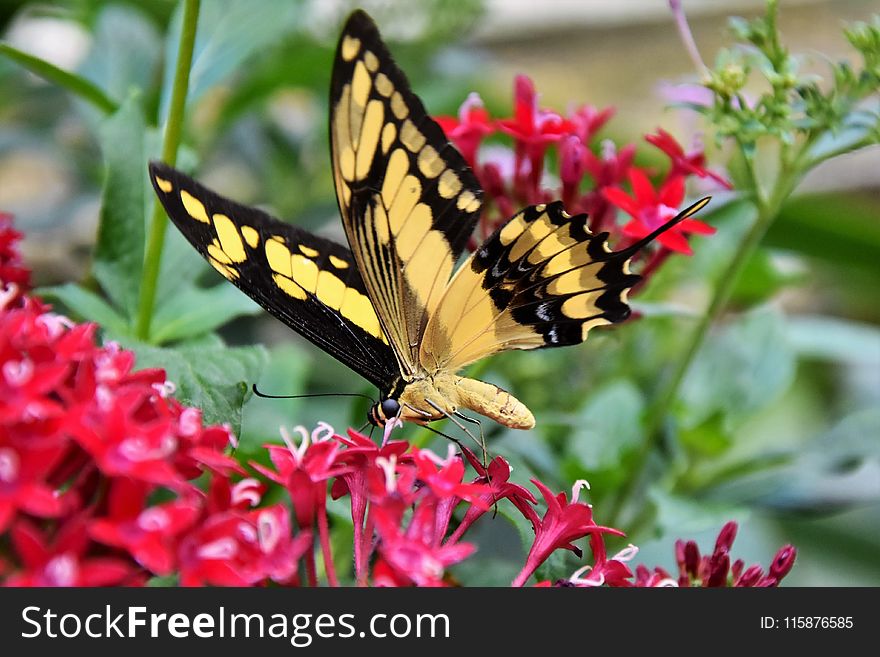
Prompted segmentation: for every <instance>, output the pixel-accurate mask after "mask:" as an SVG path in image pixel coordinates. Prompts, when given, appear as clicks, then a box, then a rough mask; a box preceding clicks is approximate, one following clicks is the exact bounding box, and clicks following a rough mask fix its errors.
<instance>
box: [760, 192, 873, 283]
mask: <svg viewBox="0 0 880 657" xmlns="http://www.w3.org/2000/svg"><path fill="white" fill-rule="evenodd" d="M878 211H880V204H878V202H877V200H876V199H875V198H872V197H871V196H870V195H865V196H858V195H856V194H839V193H838V194H809V195H804V196H798V197H795V198H793V199H790V200H789V201H787V202H786V203H785V205H784V206H783V207H782V210H781V211H780V213H779V217H778V218H777V219H776V221H774V222H773V224H771V226H770V228H769V229H768V231H767V236H766V237H765V240H764V243H765V244H766V245H768V246H775V247H779V248H784V249H787V250H789V251H797V252H799V253H802V254H804V255H808V256H810V257H812V258H815V259H816V260H819V261H822V262H827V263H829V264H830V265H832V266H833V267H835V268H844V269H846V270H853V269H859V270H862V271H864V272H866V273H868V274H870V275H871V276H872V277H873V278H874V281H875V282H876V281H877V280H880V222H878V221H877V214H878Z"/></svg>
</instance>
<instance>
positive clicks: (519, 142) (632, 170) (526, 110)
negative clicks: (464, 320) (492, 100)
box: [437, 75, 730, 273]
mask: <svg viewBox="0 0 880 657" xmlns="http://www.w3.org/2000/svg"><path fill="white" fill-rule="evenodd" d="M513 114H514V115H513V117H511V118H506V119H497V120H493V119H491V118H490V116H489V114H488V112H487V111H486V109H485V108H484V107H483V105H482V101H481V100H480V97H479V96H478V95H477V94H475V93H472V94H471V95H470V96H469V97H468V98H467V100H466V101H465V102H464V104H462V106H461V108H460V110H459V115H458V117H457V118H455V117H447V116H441V117H437V121H438V122H439V123H440V126H441V127H442V128H443V130H444V131H445V132H446V134H447V136H448V137H449V138H450V139H451V140H452V141H453V142H455V144H456V146H457V147H458V148H459V150H460V151H461V153H462V155H463V156H464V158H465V160H466V161H467V162H468V164H470V166H471V167H472V168H473V169H474V172H475V173H476V174H477V177H478V179H479V180H480V183H481V185H482V186H483V189H484V190H485V192H486V197H487V199H488V201H489V202H488V203H487V210H486V211H485V212H484V214H483V217H482V220H481V222H480V227H481V232H482V237H483V238H485V237H487V236H488V235H489V234H490V233H491V232H492V231H493V230H495V229H496V228H497V227H498V226H499V225H501V224H502V223H503V222H505V221H506V220H507V219H508V218H510V217H511V216H512V215H513V214H514V213H515V212H516V211H518V210H519V209H520V208H521V207H523V206H525V205H531V204H536V203H548V202H550V201H553V200H555V199H557V198H559V199H562V201H563V203H564V204H565V207H566V209H567V210H568V211H569V212H571V213H573V214H574V213H587V214H588V215H590V228H591V230H593V231H594V232H601V231H603V230H606V231H609V232H611V233H617V237H618V238H620V246H621V247H625V246H627V245H628V244H630V243H632V242H634V241H636V240H638V239H639V238H641V237H644V236H646V235H648V234H649V233H650V232H652V231H653V230H654V229H656V228H658V227H659V226H660V225H661V224H663V223H664V222H665V221H667V220H668V219H670V218H672V217H673V216H674V215H675V214H676V213H677V212H678V208H679V206H680V205H681V204H682V201H684V195H685V182H686V179H687V178H688V177H689V176H697V177H700V178H709V179H710V180H712V181H713V182H714V183H717V184H718V185H720V186H722V187H725V188H728V189H729V188H730V183H729V182H727V180H725V179H724V178H723V177H722V176H720V175H718V174H717V173H714V172H712V171H710V170H708V169H706V167H705V163H706V158H705V155H704V154H703V151H702V149H699V148H698V149H695V150H693V151H691V152H688V153H686V152H685V150H684V148H683V147H682V146H681V145H680V144H679V143H678V142H677V141H676V140H675V139H674V138H673V137H672V135H670V134H669V133H668V132H666V131H664V130H662V129H658V131H657V134H656V135H647V136H646V137H645V140H646V141H647V142H648V143H650V144H652V145H654V146H656V147H657V148H659V149H660V150H661V151H663V153H664V154H666V156H667V157H668V158H669V160H670V166H669V169H668V170H667V172H666V174H665V175H664V176H663V177H662V179H661V180H660V181H659V183H658V184H656V186H655V183H652V182H651V177H650V175H649V174H650V173H651V172H649V171H647V170H645V169H641V168H639V167H637V166H635V165H634V164H633V156H634V154H635V146H634V145H632V144H630V145H627V146H624V147H623V148H620V149H618V148H616V147H615V146H614V144H613V143H611V142H609V141H606V142H603V143H602V144H601V147H599V148H596V147H595V146H594V144H593V141H594V138H595V136H596V134H597V133H598V132H599V131H600V130H601V128H602V127H603V126H604V125H605V123H607V122H608V121H609V120H610V119H611V117H612V116H613V114H614V110H613V109H612V108H606V109H603V110H598V109H596V108H595V107H592V106H590V105H583V106H581V107H578V108H577V109H575V110H573V111H571V112H569V113H568V115H567V116H563V115H561V114H559V113H557V112H554V111H553V110H549V109H544V108H541V107H539V105H538V95H537V93H536V92H535V86H534V84H533V83H532V81H531V80H530V79H529V78H528V77H526V76H523V75H520V76H517V78H516V80H515V82H514V113H513ZM499 132H500V133H503V134H506V135H508V136H510V137H511V138H512V139H513V143H514V146H513V150H512V151H510V150H507V149H505V148H503V147H497V146H490V147H487V148H486V149H484V155H485V157H484V158H483V159H482V161H480V160H478V154H479V149H480V144H481V143H482V141H483V140H484V139H485V138H486V137H488V136H491V135H493V134H496V133H499ZM551 149H555V151H556V160H557V162H558V174H557V176H552V175H549V174H548V173H547V166H545V160H547V159H548V153H550V152H551ZM587 178H589V179H590V180H591V184H590V185H589V186H588V187H587V188H586V189H582V186H583V183H584V181H585V180H586V179H587ZM627 183H628V184H629V186H630V188H631V190H632V195H630V194H627V193H626V192H625V191H624V190H623V188H622V186H623V185H624V184H627ZM618 209H619V210H623V211H624V212H626V213H627V214H629V215H630V217H631V218H630V221H629V222H628V223H626V224H625V225H624V226H623V227H622V229H619V230H618V229H617V226H616V214H617V211H618ZM714 232H715V229H714V228H712V227H711V226H708V225H706V224H704V223H703V222H701V221H698V220H696V219H687V220H685V221H682V222H681V223H680V224H678V225H677V226H675V227H674V228H673V229H671V230H669V231H667V232H666V233H664V234H663V235H662V236H661V237H660V238H659V242H660V246H661V248H660V249H659V250H658V251H657V253H656V254H655V256H654V258H655V259H656V260H657V262H656V263H654V262H652V263H649V264H648V265H646V272H644V273H650V271H652V270H653V269H654V268H656V266H657V265H658V264H659V263H660V262H662V261H663V260H664V259H665V258H666V256H668V255H669V253H670V252H672V251H677V252H679V253H686V254H689V253H691V249H690V246H689V245H688V242H687V239H686V238H685V236H684V235H685V234H687V233H700V234H704V235H708V234H712V233H714Z"/></svg>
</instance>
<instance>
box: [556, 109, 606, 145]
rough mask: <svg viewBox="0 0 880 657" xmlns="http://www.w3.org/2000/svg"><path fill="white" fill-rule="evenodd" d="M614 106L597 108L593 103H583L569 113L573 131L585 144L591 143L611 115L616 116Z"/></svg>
mask: <svg viewBox="0 0 880 657" xmlns="http://www.w3.org/2000/svg"><path fill="white" fill-rule="evenodd" d="M614 112H615V110H614V108H613V107H606V108H605V109H603V110H599V109H596V108H595V107H593V106H592V105H581V106H580V107H578V108H577V109H576V110H574V111H573V112H570V113H569V115H568V120H569V121H570V122H571V124H572V126H573V132H574V134H575V135H577V137H578V138H579V139H580V140H581V142H582V143H584V144H589V143H590V142H591V141H592V140H593V137H595V136H596V133H597V132H599V130H601V129H602V126H604V125H605V124H606V123H608V121H610V120H611V117H612V116H614Z"/></svg>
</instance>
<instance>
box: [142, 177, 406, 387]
mask: <svg viewBox="0 0 880 657" xmlns="http://www.w3.org/2000/svg"><path fill="white" fill-rule="evenodd" d="M150 178H151V180H152V182H153V187H154V188H155V190H156V194H157V195H158V196H159V199H160V200H161V201H162V204H163V206H164V207H165V210H166V212H167V213H168V216H169V217H171V220H172V221H173V222H174V224H175V225H176V226H177V228H178V229H180V232H182V233H183V234H184V236H185V237H186V238H187V239H188V240H189V241H190V243H191V244H192V245H193V246H194V247H195V248H196V249H197V250H198V251H199V253H201V254H202V255H203V256H204V257H205V259H207V260H208V262H209V263H211V265H212V266H213V267H214V268H215V269H216V270H217V271H219V272H220V273H221V274H223V276H225V277H226V278H227V279H228V280H229V281H231V282H232V283H234V284H235V285H236V286H238V287H239V288H240V289H241V290H242V291H244V292H245V293H246V294H247V295H248V296H250V297H251V298H252V299H254V301H256V302H257V303H259V304H260V305H261V306H262V307H263V308H265V309H266V310H268V311H269V312H270V313H271V314H272V315H274V316H275V317H277V318H278V319H280V320H281V321H283V322H284V323H285V324H287V325H288V326H290V327H291V328H293V329H294V330H295V331H297V332H298V333H300V334H302V335H303V336H305V337H306V338H308V339H309V340H311V341H312V342H313V343H315V344H316V345H318V346H319V347H320V348H321V349H323V350H324V351H326V352H327V353H329V354H330V355H332V356H333V357H335V358H336V359H338V360H339V361H341V362H342V363H344V364H345V365H347V366H348V367H350V368H351V369H353V370H354V371H356V372H358V373H359V374H361V375H362V376H363V377H364V378H366V379H367V380H368V381H371V382H372V383H373V384H375V385H376V386H377V387H379V388H381V389H388V387H389V386H390V385H391V384H392V382H393V381H394V380H396V379H398V378H399V371H398V368H397V362H396V359H395V357H394V354H393V353H392V351H391V348H390V346H389V345H388V342H387V339H386V338H385V335H384V333H383V331H382V328H381V326H380V324H379V319H378V317H377V316H376V312H375V310H374V309H373V306H372V304H371V302H370V300H369V298H368V296H367V290H366V287H365V286H364V282H363V280H362V279H361V276H360V274H359V272H358V269H357V263H356V262H355V261H354V259H353V258H352V254H351V252H350V251H349V250H348V249H347V248H345V247H344V246H342V245H340V244H337V243H335V242H333V241H331V240H328V239H325V238H323V237H319V236H317V235H314V234H312V233H309V232H308V231H305V230H302V229H300V228H297V227H295V226H292V225H290V224H287V223H284V222H282V221H279V220H277V219H274V218H272V217H270V216H269V215H267V214H266V213H264V212H261V211H260V210H258V209H256V208H249V207H246V206H243V205H239V204H237V203H234V202H232V201H230V200H228V199H226V198H224V197H222V196H220V195H218V194H215V193H214V192H212V191H210V190H208V189H206V188H205V187H203V186H202V185H200V184H198V183H197V182H195V181H194V180H193V179H192V178H189V177H188V176H186V175H184V174H182V173H180V172H179V171H177V170H175V169H172V168H171V167H168V166H166V165H164V164H160V163H156V162H154V163H151V164H150Z"/></svg>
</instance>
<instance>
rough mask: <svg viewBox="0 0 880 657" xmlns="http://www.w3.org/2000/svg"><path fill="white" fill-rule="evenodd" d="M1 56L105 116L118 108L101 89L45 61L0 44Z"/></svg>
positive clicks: (5, 44)
mask: <svg viewBox="0 0 880 657" xmlns="http://www.w3.org/2000/svg"><path fill="white" fill-rule="evenodd" d="M0 55H2V56H4V57H6V58H7V59H10V60H12V61H13V62H16V63H17V64H20V65H21V66H23V67H24V68H26V69H27V70H29V71H30V72H31V73H34V74H35V75H38V76H40V77H41V78H43V79H44V80H47V81H48V82H51V83H53V84H57V85H58V86H59V87H61V88H63V89H66V90H67V91H69V92H71V93H72V94H74V95H75V96H77V97H78V98H82V99H83V100H85V101H87V102H89V103H91V104H92V105H94V106H95V107H97V108H98V109H99V110H101V111H102V112H104V113H105V114H111V113H113V112H115V111H116V109H117V108H118V105H117V103H116V101H115V100H113V99H112V98H110V97H109V96H107V94H105V93H104V92H103V91H102V90H101V89H100V88H99V87H97V86H95V85H94V84H92V83H91V82H89V81H88V80H87V79H85V78H84V77H81V76H79V75H76V74H75V73H70V72H68V71H65V70H63V69H60V68H58V67H57V66H55V65H54V64H50V63H49V62H47V61H46V60H44V59H40V58H39V57H34V56H33V55H29V54H27V53H26V52H22V51H21V50H18V49H17V48H13V47H12V46H10V45H9V44H8V43H0Z"/></svg>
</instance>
